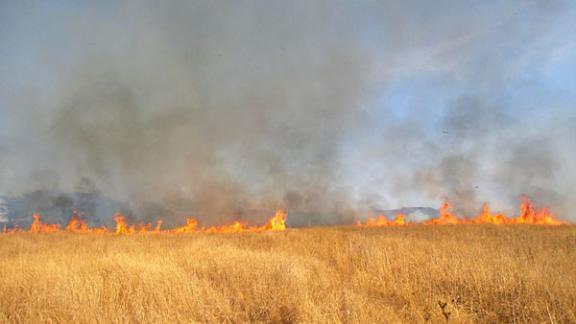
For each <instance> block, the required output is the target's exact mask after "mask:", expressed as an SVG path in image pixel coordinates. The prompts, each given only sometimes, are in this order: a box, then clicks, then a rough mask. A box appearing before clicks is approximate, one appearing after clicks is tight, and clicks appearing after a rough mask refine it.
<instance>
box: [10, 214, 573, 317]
mask: <svg viewBox="0 0 576 324" xmlns="http://www.w3.org/2000/svg"><path fill="white" fill-rule="evenodd" d="M575 246H576V227H574V226H571V225H560V226H554V227H549V226H532V225H501V226H494V225H474V224H464V225H458V226H452V225H446V226H426V225H414V226H405V227H401V226H397V227H385V228H358V227H341V228H311V229H288V230H286V231H280V232H263V233H252V232H245V233H230V234H210V233H193V234H187V235H177V234H160V235H156V234H153V233H147V234H142V235H131V236H126V235H115V234H103V235H90V234H72V233H67V232H57V233H49V234H48V233H14V234H13V235H0V251H1V253H2V256H3V258H2V259H1V260H0V269H1V271H2V276H1V277H0V322H23V323H40V322H76V323H96V322H101V323H102V322H104V323H109V322H158V323H162V322H164V323H174V322H262V321H264V322H269V321H272V322H324V323H325V322H362V323H371V322H372V323H373V322H426V321H432V322H442V321H445V319H446V318H449V320H450V322H575V321H576V271H574V264H576V249H575V248H574V247H575Z"/></svg>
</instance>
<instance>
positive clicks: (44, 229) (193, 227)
mask: <svg viewBox="0 0 576 324" xmlns="http://www.w3.org/2000/svg"><path fill="white" fill-rule="evenodd" d="M81 217H82V214H79V213H77V212H73V216H72V217H71V218H70V221H69V222H68V224H66V226H65V227H64V229H63V230H61V229H60V225H59V224H46V223H42V222H41V220H40V214H39V213H37V212H36V213H34V215H33V221H32V224H31V225H30V228H29V229H28V232H29V233H52V232H59V231H63V232H68V233H93V234H105V233H115V234H119V235H130V234H136V233H140V234H144V233H155V234H158V233H173V234H178V233H195V232H204V233H239V232H265V231H284V230H286V218H287V217H288V214H287V213H286V212H285V211H282V210H278V211H276V214H275V215H274V216H273V217H271V218H270V219H269V220H268V221H267V222H266V224H265V225H263V226H248V225H246V224H245V223H241V222H239V221H235V222H232V223H231V224H228V225H222V226H211V227H207V228H205V227H201V228H199V227H198V221H197V220H196V219H195V218H188V219H186V224H185V225H184V226H181V227H176V228H173V229H162V220H158V221H157V222H156V225H155V226H152V223H146V224H134V225H128V224H127V223H126V220H125V218H124V215H122V214H121V213H119V212H118V213H116V214H115V215H114V222H115V223H116V226H115V228H114V229H113V230H110V229H108V228H107V227H105V226H101V227H92V228H91V227H89V226H88V224H87V223H86V222H85V221H83V220H82V219H81ZM20 232H25V230H24V229H22V228H19V227H16V228H13V229H7V228H6V225H4V228H3V229H2V233H3V234H9V233H20Z"/></svg>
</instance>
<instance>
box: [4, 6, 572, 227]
mask: <svg viewBox="0 0 576 324" xmlns="http://www.w3.org/2000/svg"><path fill="white" fill-rule="evenodd" d="M0 6H1V7H0V12H2V14H0V15H2V17H0V18H1V19H0V21H2V22H0V50H1V51H0V57H1V60H2V63H1V64H0V65H1V66H3V67H2V68H0V73H1V74H0V75H1V76H0V83H1V84H2V87H1V89H0V97H1V98H2V102H1V103H0V109H2V116H1V117H0V167H1V170H0V195H5V196H18V197H36V198H34V199H32V200H33V201H35V202H36V203H34V204H32V205H31V206H29V207H28V208H27V209H26V208H24V209H23V210H24V211H23V212H22V213H28V212H29V209H30V208H36V209H42V208H49V209H48V210H49V211H50V212H52V213H56V214H58V215H61V216H57V217H67V216H65V215H66V214H67V213H69V211H70V210H72V209H76V208H78V209H87V213H90V214H93V215H94V216H92V217H93V222H95V223H98V222H100V223H102V222H106V220H110V219H111V217H112V214H111V211H112V210H114V209H121V210H124V211H125V212H127V213H128V214H129V216H130V217H133V218H139V219H152V218H154V217H162V218H164V219H167V220H168V222H181V221H182V219H183V217H184V216H190V215H192V214H193V215H195V216H197V217H200V218H201V219H202V220H203V221H205V222H208V223H210V222H214V223H220V222H222V221H227V220H230V219H237V218H242V219H246V220H250V221H258V220H262V216H263V215H262V214H264V213H266V212H268V211H270V210H273V209H275V208H287V209H288V210H289V211H290V212H291V216H290V222H291V224H292V225H309V224H326V223H340V222H349V221H351V220H352V219H354V217H356V215H357V214H358V213H359V212H361V211H362V210H366V209H370V208H397V207H404V206H410V205H412V206H418V205H425V206H435V205H437V204H438V203H439V201H440V200H442V199H444V198H447V199H451V200H453V201H454V204H455V205H456V206H459V208H460V209H461V210H462V211H463V212H466V213H474V212H475V211H476V210H477V209H478V207H479V206H480V204H481V202H482V201H484V200H489V199H490V200H493V201H494V202H495V204H496V205H499V206H502V207H501V208H502V209H511V208H513V207H515V205H514V204H515V203H516V201H517V198H518V197H519V195H521V194H527V195H529V196H530V197H532V198H533V199H534V200H535V201H536V202H537V203H539V204H547V205H550V207H552V209H553V210H555V211H557V212H558V213H562V214H561V216H563V217H564V218H569V217H570V215H569V214H567V211H568V210H569V209H570V208H573V207H576V206H574V205H575V204H574V199H573V198H572V197H573V191H572V190H573V189H571V188H572V187H573V184H574V182H575V180H576V178H575V175H576V172H575V171H576V170H575V169H574V164H573V163H571V162H572V161H574V157H575V156H574V152H576V151H574V144H573V143H571V141H570V140H569V138H574V135H576V134H575V133H574V127H573V125H574V121H575V120H576V115H575V114H574V110H573V109H574V103H575V102H576V100H574V99H575V98H574V95H573V94H571V93H569V92H562V89H564V85H563V84H560V85H559V84H549V81H547V80H548V79H553V78H552V77H549V76H547V74H546V73H552V72H549V71H555V70H554V69H557V68H558V66H560V67H561V66H564V65H566V64H569V63H570V62H573V61H574V58H575V56H576V55H574V43H572V45H570V44H569V43H568V39H567V37H568V36H566V35H568V34H566V32H567V29H569V28H571V27H569V26H570V24H569V21H571V19H572V18H575V17H573V16H574V14H572V13H571V12H574V11H570V10H568V9H570V8H571V7H572V6H571V5H570V4H569V3H565V2H563V1H508V2H506V3H498V4H496V3H494V4H478V3H475V2H470V3H468V4H464V3H463V2H461V1H441V2H439V3H436V2H435V3H430V2H427V1H403V2H401V3H399V2H397V1H379V2H375V1H357V2H348V1H313V2H310V1H290V2H285V1H165V2H161V3H160V2H155V1H124V2H119V3H117V2H106V1H104V2H102V3H99V4H90V3H88V2H86V3H77V2H72V1H70V2H67V1H63V2H61V3H60V2H59V3H53V4H47V3H45V2H42V1H37V2H35V1H28V2H21V3H20V2H19V3H13V4H2V5H0ZM566 44H568V45H566ZM570 46H572V47H570ZM553 77H554V78H556V77H557V75H553ZM547 78H548V79H547ZM566 82H573V81H570V80H567V81H566ZM34 195H36V196H34ZM40 202H41V203H40ZM47 205H50V206H51V207H42V206H47ZM54 206H56V207H58V208H59V209H58V208H56V207H54Z"/></svg>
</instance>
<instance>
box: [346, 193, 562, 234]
mask: <svg viewBox="0 0 576 324" xmlns="http://www.w3.org/2000/svg"><path fill="white" fill-rule="evenodd" d="M405 224H410V223H405V221H404V215H401V214H400V215H397V216H396V219H395V220H394V221H390V220H388V219H387V218H386V216H384V215H379V216H378V218H374V217H373V216H371V217H369V218H368V219H367V220H366V222H364V223H362V222H361V221H356V225H357V226H364V227H379V226H397V225H405ZM424 224H428V225H447V224H496V225H499V224H534V225H561V224H564V223H563V222H561V221H559V220H557V219H556V218H554V215H553V214H552V213H551V212H550V211H549V210H548V209H547V208H540V209H536V208H534V206H533V205H532V202H531V201H530V200H529V199H528V198H527V197H524V196H523V197H522V199H521V201H520V214H519V215H518V216H517V217H507V216H506V215H505V214H503V213H496V214H494V213H492V212H491V211H490V205H489V204H488V203H484V205H483V206H482V211H481V212H480V214H479V215H477V216H476V217H474V218H472V219H468V218H465V217H460V216H457V215H456V214H454V213H453V212H452V206H451V205H450V203H449V202H448V201H445V202H444V203H443V204H442V205H441V206H440V209H439V215H438V217H436V218H433V219H430V220H428V221H425V222H424Z"/></svg>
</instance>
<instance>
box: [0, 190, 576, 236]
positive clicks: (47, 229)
mask: <svg viewBox="0 0 576 324" xmlns="http://www.w3.org/2000/svg"><path fill="white" fill-rule="evenodd" d="M287 217H288V213H287V212H286V211H284V210H277V211H276V213H275V214H274V216H272V217H270V218H269V219H268V221H267V222H266V223H265V225H263V226H249V225H247V224H245V223H242V222H240V221H234V222H231V223H229V224H225V225H221V226H211V227H199V226H198V220H196V219H195V218H193V217H190V218H188V219H186V224H185V225H183V226H180V227H176V228H171V229H163V228H162V220H158V221H157V222H156V225H155V226H153V225H152V223H146V224H143V223H140V224H133V225H128V224H127V223H126V220H125V218H124V215H122V214H121V213H116V214H115V215H114V222H115V223H116V226H115V228H114V229H108V228H107V227H105V226H101V227H90V226H88V224H87V223H86V222H85V221H84V220H83V214H82V213H78V212H76V211H74V212H73V215H72V217H71V218H70V221H69V222H68V224H67V225H66V226H65V227H64V229H60V225H59V224H46V223H42V222H41V221H40V214H39V213H38V212H35V213H34V215H33V216H32V219H33V221H32V224H31V225H30V228H29V229H28V230H27V232H29V233H53V232H60V231H62V232H68V233H92V234H106V233H115V234H118V235H130V234H137V233H138V234H145V233H154V234H159V233H170V234H182V233H198V232H200V233H240V232H275V231H284V230H286V219H287ZM423 223H424V224H426V225H448V224H495V225H500V224H534V225H561V224H566V223H565V222H561V221H559V220H558V219H556V218H554V215H553V214H552V213H551V212H550V211H549V210H548V209H547V208H535V207H534V205H533V204H532V202H531V201H530V200H529V199H528V198H527V197H522V199H521V201H520V211H519V215H518V216H516V217H508V216H506V215H505V214H503V213H492V212H491V211H490V205H489V204H488V203H484V205H483V206H482V210H481V212H480V213H479V214H478V215H477V216H476V217H473V218H465V217H460V216H457V215H456V214H455V213H454V212H453V211H452V206H451V205H450V203H449V202H448V201H445V202H444V203H443V204H442V205H441V206H440V209H439V215H438V217H436V218H433V219H430V220H427V221H425V222H423ZM411 224H414V222H407V221H406V217H405V215H404V214H397V215H396V216H395V217H394V219H393V220H392V219H388V217H386V216H385V215H383V214H379V215H378V216H377V217H374V215H372V216H370V217H369V218H368V219H367V220H366V221H365V222H364V223H363V222H361V221H360V220H357V221H356V226H359V227H382V226H405V225H411ZM20 232H26V230H25V229H22V228H19V227H16V228H12V229H8V228H6V225H4V228H3V229H2V233H3V234H10V233H20Z"/></svg>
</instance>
